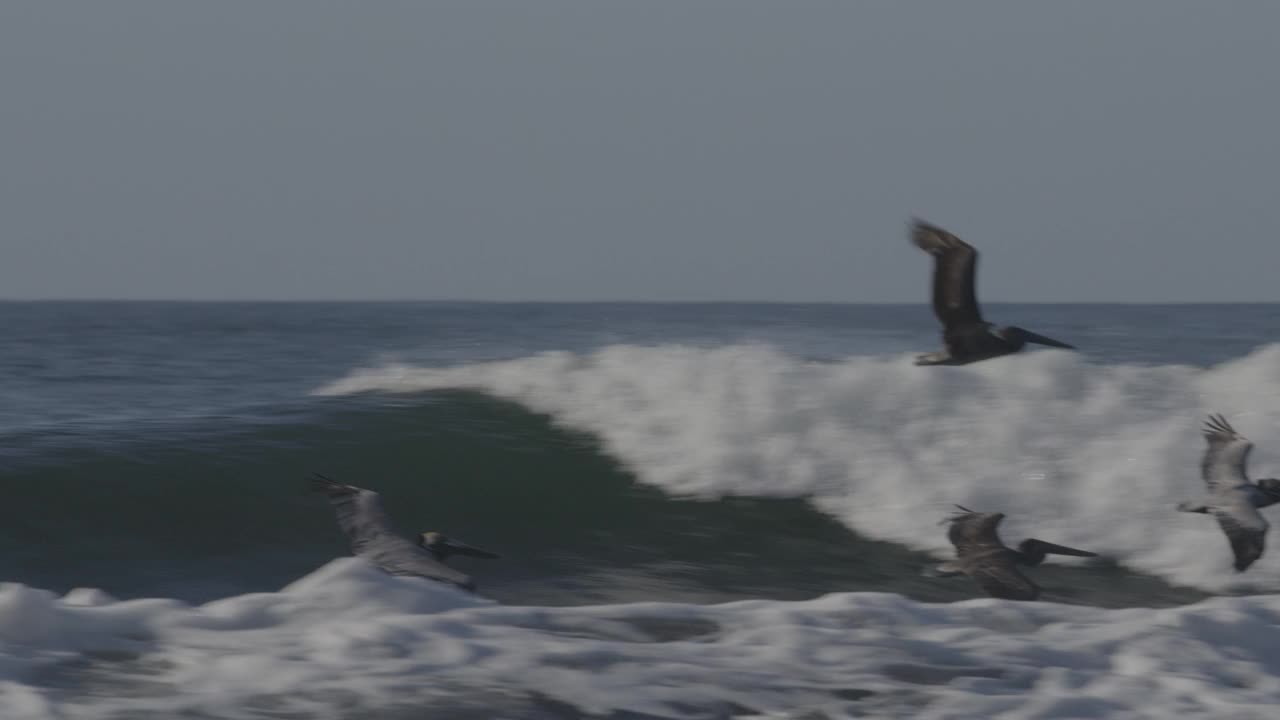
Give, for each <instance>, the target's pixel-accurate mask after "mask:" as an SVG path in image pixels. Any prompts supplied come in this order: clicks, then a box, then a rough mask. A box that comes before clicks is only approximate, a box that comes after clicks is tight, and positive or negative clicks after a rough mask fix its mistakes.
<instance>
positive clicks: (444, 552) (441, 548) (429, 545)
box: [418, 532, 498, 562]
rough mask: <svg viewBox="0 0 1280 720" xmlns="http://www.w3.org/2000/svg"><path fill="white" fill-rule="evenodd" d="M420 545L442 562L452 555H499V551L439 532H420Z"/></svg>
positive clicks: (487, 557) (492, 557)
mask: <svg viewBox="0 0 1280 720" xmlns="http://www.w3.org/2000/svg"><path fill="white" fill-rule="evenodd" d="M418 546H419V547H421V548H423V549H424V550H426V551H427V552H429V553H431V554H432V555H435V556H436V559H437V560H439V561H441V562H444V561H445V560H447V559H448V558H449V556H450V555H466V556H467V557H476V558H484V559H486V560H492V559H494V558H496V557H498V555H497V553H491V552H489V551H488V550H481V549H480V548H478V547H472V546H471V545H468V544H466V543H464V542H460V541H458V540H454V539H453V538H451V537H449V536H448V535H445V534H444V533H438V532H424V533H420V534H419V535H418Z"/></svg>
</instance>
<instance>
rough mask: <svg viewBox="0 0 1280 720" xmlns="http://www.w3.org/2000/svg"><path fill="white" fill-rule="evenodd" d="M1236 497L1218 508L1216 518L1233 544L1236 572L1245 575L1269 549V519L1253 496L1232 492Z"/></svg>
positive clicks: (1214, 514)
mask: <svg viewBox="0 0 1280 720" xmlns="http://www.w3.org/2000/svg"><path fill="white" fill-rule="evenodd" d="M1232 495H1234V497H1233V498H1232V501H1231V502H1229V503H1224V504H1221V505H1216V506H1215V507H1214V508H1213V516H1214V517H1215V518H1217V520H1218V526H1219V527H1221V528H1222V532H1223V533H1224V534H1225V535H1226V536H1227V540H1229V541H1231V553H1232V554H1233V555H1235V563H1234V565H1235V569H1236V570H1238V571H1240V572H1243V571H1244V570H1246V569H1248V567H1249V566H1250V565H1252V564H1253V562H1254V561H1255V560H1257V559H1258V558H1260V557H1262V551H1263V550H1264V549H1266V539H1267V528H1268V527H1269V526H1268V524H1267V519H1266V518H1264V517H1262V513H1260V512H1258V508H1256V507H1254V506H1253V503H1251V502H1249V496H1248V495H1247V494H1245V493H1243V492H1236V493H1232Z"/></svg>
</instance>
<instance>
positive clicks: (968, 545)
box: [312, 220, 1280, 600]
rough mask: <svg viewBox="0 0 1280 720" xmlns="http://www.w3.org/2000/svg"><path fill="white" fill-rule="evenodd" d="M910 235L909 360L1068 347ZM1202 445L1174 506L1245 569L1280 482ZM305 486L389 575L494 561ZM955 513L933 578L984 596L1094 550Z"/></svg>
mask: <svg viewBox="0 0 1280 720" xmlns="http://www.w3.org/2000/svg"><path fill="white" fill-rule="evenodd" d="M911 239H912V242H913V243H915V245H916V246H917V247H919V248H920V249H921V250H924V251H925V252H927V253H929V254H930V255H932V256H933V258H934V270H933V310H934V313H935V314H936V315H937V316H938V321H939V322H941V323H942V341H943V350H942V351H940V352H933V353H926V354H923V355H919V356H917V357H916V364H917V365H966V364H969V363H972V362H977V361H979V360H986V359H989V358H994V357H1000V356H1002V355H1009V354H1011V353H1016V352H1018V351H1020V350H1022V348H1023V347H1024V346H1026V344H1027V343H1036V344H1039V345H1047V346H1050V347H1058V348H1067V349H1074V348H1072V346H1071V345H1068V344H1066V343H1064V342H1061V341H1059V340H1054V339H1052V338H1048V337H1045V336H1043V335H1039V334H1036V333H1034V332H1031V331H1030V330H1025V329H1023V328H1019V327H1014V326H1005V327H998V326H996V325H994V324H992V323H989V322H987V321H986V320H984V319H983V317H982V312H981V311H980V309H979V307H978V300H977V294H976V293H975V292H974V279H975V277H976V273H977V264H978V251H977V250H975V249H974V247H973V246H972V245H969V244H968V243H966V242H964V241H963V240H961V239H960V238H958V237H956V236H955V235H952V234H951V233H949V232H947V231H946V230H943V229H942V228H940V227H937V226H936V225H930V224H929V223H926V222H923V221H920V220H916V221H914V223H913V225H912V232H911ZM1204 437H1205V440H1206V441H1207V443H1208V447H1207V448H1206V449H1205V453H1204V458H1203V460H1202V462H1201V465H1200V474H1201V477H1202V478H1203V479H1204V483H1205V487H1206V489H1207V490H1208V492H1207V494H1206V495H1205V496H1204V497H1203V498H1201V499H1200V500H1197V501H1190V502H1183V503H1181V504H1179V505H1178V508H1177V509H1178V510H1180V511H1182V512H1189V513H1203V514H1207V515H1213V517H1214V518H1215V519H1216V520H1217V521H1218V525H1219V526H1220V527H1221V528H1222V531H1223V533H1224V534H1225V535H1226V536H1227V539H1228V541H1230V544H1231V551H1232V553H1233V555H1234V557H1235V562H1234V567H1235V569H1236V570H1237V571H1240V572H1243V571H1244V570H1246V569H1247V568H1248V567H1249V566H1250V565H1252V564H1253V563H1254V561H1256V560H1257V559H1258V558H1260V557H1262V553H1263V550H1264V547H1265V544H1264V543H1265V539H1266V534H1267V528H1268V525H1267V521H1266V519H1265V518H1264V517H1262V514H1261V513H1260V512H1258V510H1259V509H1260V508H1264V507H1267V506H1269V505H1274V504H1276V503H1280V479H1275V478H1265V479H1262V480H1258V481H1257V482H1253V481H1251V480H1249V476H1248V474H1247V472H1246V467H1245V465H1246V462H1247V461H1248V458H1249V452H1250V451H1251V450H1252V449H1253V443H1252V442H1250V441H1249V440H1248V439H1246V438H1245V437H1243V436H1242V435H1240V434H1239V433H1237V432H1236V431H1235V429H1234V428H1233V427H1231V424H1230V423H1228V422H1227V420H1226V418H1224V417H1223V416H1221V415H1211V416H1210V417H1209V420H1208V421H1207V422H1206V423H1205V425H1204ZM312 486H313V488H314V489H315V490H317V491H318V492H321V493H323V494H324V495H326V496H327V497H328V498H329V502H330V504H331V505H332V506H333V508H334V510H335V512H336V513H337V517H338V526H339V527H340V528H341V529H342V530H343V532H345V533H346V535H347V537H348V539H349V540H350V542H351V550H352V552H353V553H354V554H355V555H357V556H359V557H362V558H364V559H366V560H368V561H370V562H371V563H373V564H374V565H375V566H377V567H379V568H381V569H382V570H384V571H386V572H388V573H390V574H392V575H409V576H417V577H422V578H427V579H430V580H436V581H439V582H443V583H448V584H451V585H455V586H457V587H460V588H463V589H466V590H471V591H474V590H475V583H474V582H473V581H472V579H471V577H469V576H468V575H466V574H464V573H462V572H459V571H458V570H456V569H454V568H452V567H449V566H448V565H447V564H446V561H447V560H448V558H449V557H450V556H453V555H466V556H470V557H477V558H496V557H498V556H497V555H495V554H494V553H491V552H488V551H485V550H481V549H479V548H475V547H472V546H470V545H467V544H465V543H462V542H459V541H457V540H454V539H452V538H449V537H447V536H445V535H443V534H441V533H436V532H424V533H420V534H419V535H418V536H417V537H416V538H415V539H413V540H410V539H409V538H407V537H405V536H403V535H401V534H400V533H399V532H398V531H397V530H396V529H395V528H394V527H393V526H392V524H391V522H390V519H389V518H388V517H387V514H386V512H385V511H384V510H383V508H382V499H381V497H380V496H379V495H378V493H376V492H374V491H372V490H367V489H365V488H360V487H356V486H354V485H344V484H342V483H339V482H337V481H335V480H332V479H330V478H327V477H324V476H323V475H315V476H313V478H312ZM956 507H957V508H959V512H957V513H955V514H954V515H952V516H950V517H949V518H947V519H946V520H945V521H944V522H946V523H948V524H949V525H950V528H949V530H948V532H947V539H948V540H949V541H950V542H951V544H952V545H953V546H955V550H956V559H955V560H952V561H949V562H946V563H943V564H941V565H939V566H937V568H936V569H935V571H934V573H933V574H934V575H935V576H938V577H945V576H950V575H967V576H969V577H970V578H972V579H973V580H975V581H976V582H977V583H978V585H979V586H981V587H982V589H983V590H984V591H985V592H986V593H987V594H988V595H991V596H992V597H997V598H1003V599H1008V600H1035V599H1036V598H1038V597H1039V596H1040V588H1039V586H1037V585H1036V584H1035V583H1034V582H1032V581H1031V580H1029V579H1028V578H1027V577H1026V576H1025V575H1023V574H1022V573H1021V572H1020V571H1019V566H1028V567H1034V566H1036V565H1039V564H1040V563H1041V562H1043V561H1044V559H1045V557H1046V556H1048V555H1068V556H1075V557H1095V556H1096V554H1095V553H1092V552H1089V551H1087V550H1078V549H1076V548H1070V547H1066V546H1064V545H1055V544H1054V543H1050V542H1045V541H1043V540H1037V539H1035V538H1029V539H1027V540H1024V541H1022V542H1021V543H1020V544H1019V545H1018V548H1017V549H1016V550H1014V549H1012V548H1010V547H1008V546H1006V545H1005V544H1004V542H1003V541H1001V540H1000V535H999V533H998V532H997V528H999V526H1000V523H1001V521H1003V520H1004V517H1005V516H1004V513H998V512H996V513H984V512H974V511H972V510H969V509H968V508H965V507H961V506H958V505H957V506H956Z"/></svg>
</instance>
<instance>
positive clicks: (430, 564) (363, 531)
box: [311, 475, 475, 590]
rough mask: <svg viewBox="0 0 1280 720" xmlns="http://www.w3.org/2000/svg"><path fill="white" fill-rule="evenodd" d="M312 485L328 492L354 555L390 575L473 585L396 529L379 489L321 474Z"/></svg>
mask: <svg viewBox="0 0 1280 720" xmlns="http://www.w3.org/2000/svg"><path fill="white" fill-rule="evenodd" d="M311 485H312V487H313V488H315V489H316V490H317V491H319V492H322V493H324V494H325V495H327V496H328V498H329V504H330V505H332V506H333V509H334V512H335V513H336V514H337V516H338V527H340V528H342V531H343V532H345V533H346V534H347V537H348V538H350V540H351V551H352V552H353V553H355V554H356V555H359V556H360V557H363V558H365V559H366V560H368V561H370V562H372V563H373V564H374V565H377V566H378V567H380V568H382V569H383V570H385V571H386V572H388V573H390V574H392V575H416V576H418V577H425V578H431V579H432V580H439V581H441V582H447V583H452V584H454V585H457V586H459V587H463V588H466V589H468V590H471V589H474V587H475V585H474V583H472V581H471V578H470V577H469V576H468V575H467V574H466V573H461V572H458V571H457V570H454V569H453V568H451V567H449V566H448V565H445V564H444V563H442V562H440V561H439V560H436V559H435V556H433V555H432V554H431V553H430V552H428V551H427V550H425V549H423V548H421V547H419V546H418V545H417V544H416V543H414V542H413V541H411V540H409V539H408V538H406V537H404V536H403V535H400V534H399V533H397V532H396V530H395V527H394V526H393V525H392V524H391V519H390V518H389V517H387V513H386V511H384V510H383V509H382V497H381V496H380V495H378V493H376V492H374V491H372V490H366V489H364V488H360V487H356V486H355V485H344V484H342V483H340V482H336V481H334V480H331V479H329V478H327V477H324V476H323V475H314V476H312V478H311Z"/></svg>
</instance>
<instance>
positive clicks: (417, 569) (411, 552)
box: [361, 535, 475, 590]
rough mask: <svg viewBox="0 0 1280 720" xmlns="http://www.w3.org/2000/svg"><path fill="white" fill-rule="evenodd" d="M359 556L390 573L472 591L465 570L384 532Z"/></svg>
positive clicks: (473, 584) (405, 540)
mask: <svg viewBox="0 0 1280 720" xmlns="http://www.w3.org/2000/svg"><path fill="white" fill-rule="evenodd" d="M361 557H364V558H367V559H368V560H369V561H370V562H372V563H373V564H374V565H377V566H378V567H380V568H382V569H383V570H385V571H387V572H388V573H390V574H392V575H413V576H417V577H424V578H430V579H432V580H439V581H440V582H446V583H450V584H452V585H457V586H458V587H461V588H465V589H467V590H475V583H473V582H472V581H471V577H470V576H469V575H467V574H466V573H461V572H458V571H457V570H454V569H453V568H451V567H449V566H448V565H445V564H444V563H442V562H440V561H439V560H436V559H435V556H433V555H432V554H431V553H430V552H428V551H426V550H424V549H423V548H420V547H418V546H417V545H416V544H414V543H413V542H412V541H410V540H408V539H407V538H403V537H401V536H399V535H385V536H382V537H380V538H378V540H377V541H376V542H372V543H370V544H369V545H368V546H367V547H366V548H365V551H364V552H363V553H361Z"/></svg>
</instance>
